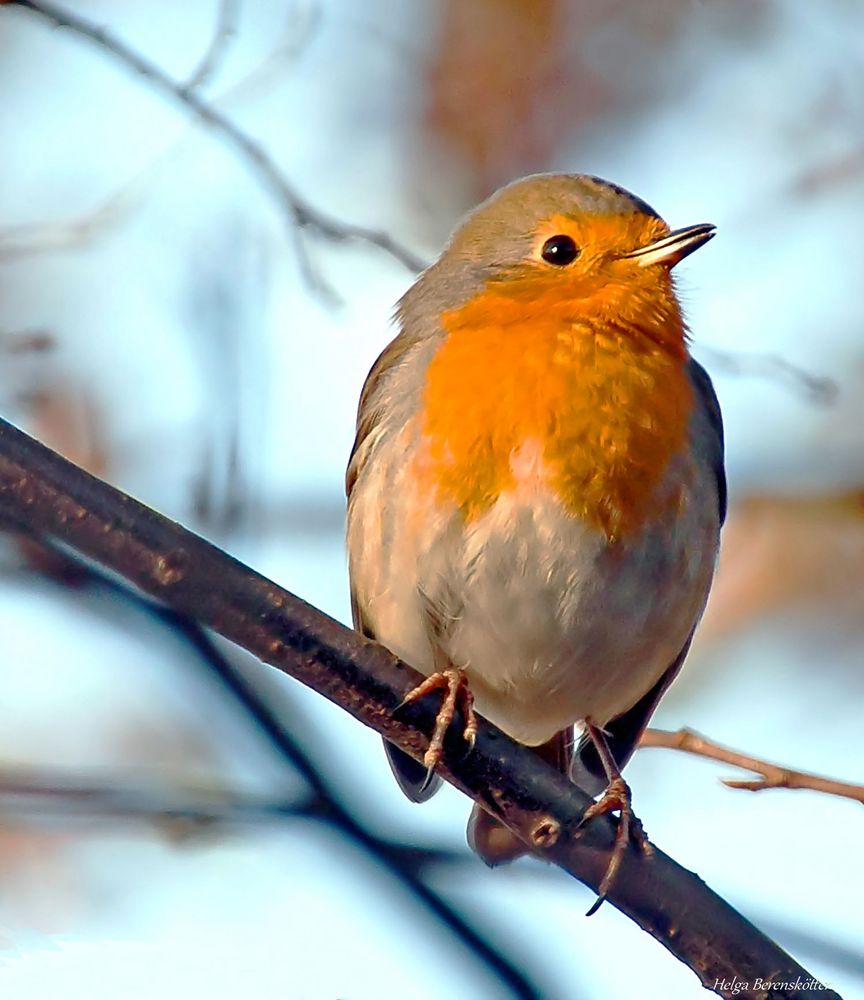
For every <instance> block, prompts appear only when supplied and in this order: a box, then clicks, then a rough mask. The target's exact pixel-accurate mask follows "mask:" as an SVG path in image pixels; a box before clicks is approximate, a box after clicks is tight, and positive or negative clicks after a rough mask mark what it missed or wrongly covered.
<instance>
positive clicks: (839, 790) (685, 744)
mask: <svg viewBox="0 0 864 1000" xmlns="http://www.w3.org/2000/svg"><path fill="white" fill-rule="evenodd" d="M639 746H640V747H646V748H647V747H663V748H665V749H667V750H683V751H684V752H685V753H691V754H694V755H695V756H697V757H707V758H708V759H709V760H719V761H722V763H724V764H732V765H733V767H740V768H742V769H743V770H745V771H753V772H754V773H755V774H758V775H759V777H758V778H750V779H745V780H741V779H739V778H722V779H721V780H722V782H723V784H724V785H727V786H728V787H729V788H743V789H744V790H745V791H748V792H761V791H763V790H764V789H766V788H807V789H809V790H810V791H813V792H824V793H825V794H826V795H839V796H840V797H841V798H844V799H853V800H854V801H856V802H861V803H862V804H864V785H853V784H852V783H851V782H848V781H837V780H836V779H834V778H825V777H822V775H819V774H812V773H811V772H809V771H796V770H794V769H793V768H790V767H783V766H782V765H781V764H772V763H771V762H770V761H767V760H762V759H761V758H760V757H751V756H750V755H749V754H745V753H741V752H740V751H739V750H733V749H732V748H731V747H725V746H722V745H721V744H720V743H715V742H714V741H713V740H709V739H707V737H705V736H703V735H702V734H701V733H697V732H696V731H695V730H693V729H686V728H685V729H678V730H676V731H675V732H672V731H670V730H667V729H647V730H646V731H645V733H644V735H643V736H642V740H641V741H640V744H639Z"/></svg>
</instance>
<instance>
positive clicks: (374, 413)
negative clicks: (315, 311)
mask: <svg viewBox="0 0 864 1000" xmlns="http://www.w3.org/2000/svg"><path fill="white" fill-rule="evenodd" d="M414 343H415V341H414V340H412V339H411V338H409V337H407V336H405V334H400V335H399V336H398V337H396V339H395V340H393V341H392V342H391V343H390V344H388V345H387V347H385V348H384V350H383V351H382V352H381V354H380V355H379V357H378V359H377V360H376V362H375V364H374V365H373V366H372V369H371V371H370V372H369V375H368V376H367V378H366V382H365V384H364V386H363V392H362V393H361V395H360V406H359V408H358V411H357V434H356V437H355V439H354V447H353V448H352V449H351V458H350V460H349V462H348V472H347V475H346V478H345V492H346V493H347V495H348V504H349V506H350V504H351V493H352V491H353V489H354V486H355V485H356V483H357V479H358V477H359V475H360V473H361V471H362V466H363V462H364V461H365V460H366V459H367V458H368V455H367V454H366V451H365V449H364V448H363V444H364V442H365V441H366V438H367V436H368V435H369V433H370V432H371V431H372V429H373V428H374V427H375V425H376V423H377V421H378V417H379V412H378V407H377V400H376V396H377V391H376V390H377V389H378V388H379V386H380V384H381V379H382V377H383V376H384V375H385V374H386V373H387V372H388V371H389V370H390V369H391V368H392V367H393V365H396V364H398V363H399V362H400V361H401V360H402V358H403V357H404V355H405V353H406V352H407V351H408V350H409V349H410V348H411V347H412V346H413V344H414ZM351 614H352V617H353V619H354V628H356V629H357V631H358V632H362V633H363V635H365V636H366V637H367V638H368V639H377V636H376V635H375V633H374V632H373V630H372V628H371V626H370V625H369V623H368V622H367V621H366V620H365V619H364V617H363V610H362V608H361V607H360V605H359V603H358V601H357V597H356V595H355V593H354V590H353V588H352V590H351ZM384 750H385V751H386V753H387V760H388V762H389V763H390V769H391V770H392V771H393V776H394V777H395V778H396V781H397V782H398V784H399V787H400V788H401V789H402V791H403V792H404V793H405V794H406V795H407V796H408V798H409V799H411V801H412V802H425V801H426V799H428V798H431V797H432V796H433V795H434V794H435V792H437V791H438V789H439V788H440V787H441V779H440V778H439V777H438V776H437V775H433V776H432V778H431V779H430V780H428V781H427V773H426V768H425V767H424V766H423V765H422V764H420V763H419V762H418V761H416V760H414V758H413V757H410V756H409V755H408V754H407V753H405V752H404V751H403V750H400V749H399V748H398V747H397V746H394V745H393V744H392V743H389V742H388V741H387V740H384Z"/></svg>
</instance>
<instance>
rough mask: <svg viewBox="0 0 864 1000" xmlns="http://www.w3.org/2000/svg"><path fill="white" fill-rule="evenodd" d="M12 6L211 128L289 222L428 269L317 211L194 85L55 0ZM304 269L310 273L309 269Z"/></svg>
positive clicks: (373, 233) (395, 245)
mask: <svg viewBox="0 0 864 1000" xmlns="http://www.w3.org/2000/svg"><path fill="white" fill-rule="evenodd" d="M6 5H7V6H9V7H22V8H24V9H25V10H29V11H31V12H32V13H33V14H36V15H37V16H39V17H41V18H43V19H44V20H47V21H50V22H51V23H52V24H54V25H56V26H57V27H58V28H64V29H66V30H68V31H71V32H73V33H74V34H75V35H77V36H78V37H79V38H83V39H85V40H86V41H88V42H90V43H91V44H92V45H95V46H96V47H97V48H99V49H101V50H102V51H103V52H106V53H108V54H109V55H110V56H111V57H112V58H113V59H115V60H116V61H118V62H120V63H122V64H123V65H124V66H126V67H127V68H128V69H131V70H133V71H134V72H135V73H137V74H138V75H139V76H142V77H143V78H144V79H145V80H147V81H148V82H149V83H150V84H151V85H152V86H153V87H154V88H155V89H157V90H160V91H161V92H162V93H163V94H164V95H165V96H166V97H168V98H169V99H170V100H171V101H173V102H174V103H175V104H178V105H180V107H182V108H183V110H184V111H186V112H188V113H190V114H192V115H193V117H195V118H196V119H197V120H198V121H200V122H202V123H203V124H204V125H206V126H208V128H210V129H211V130H212V131H213V132H215V133H216V134H217V135H219V136H220V137H221V138H222V139H223V141H225V142H226V143H227V144H228V145H229V146H230V147H231V148H232V149H233V150H234V151H235V152H236V153H238V154H239V155H240V156H241V157H242V158H243V159H244V160H245V161H246V163H247V165H248V166H249V167H250V168H251V170H252V171H253V173H254V174H255V175H256V176H257V177H258V180H259V181H260V182H261V184H262V185H263V186H264V187H265V189H266V190H268V191H269V192H270V193H271V194H272V195H273V196H274V197H275V199H276V202H277V204H278V205H279V206H280V208H281V209H282V211H283V213H284V214H285V215H286V216H287V218H288V220H289V222H290V223H291V224H292V225H294V226H296V227H297V228H298V229H300V230H305V229H308V230H310V231H312V232H314V233H317V234H318V235H319V236H321V237H323V238H324V239H327V240H330V241H331V242H335V243H345V242H362V243H367V244H369V245H371V246H376V247H378V248H379V249H380V250H383V251H384V252H385V253H387V254H389V256H391V257H392V258H393V259H394V260H397V261H398V262H399V263H400V264H402V265H403V266H404V267H406V268H408V270H410V271H413V272H417V271H421V270H422V269H423V268H424V267H425V266H426V265H425V262H424V261H423V260H422V259H421V258H420V257H418V256H417V255H416V254H415V253H413V252H412V251H410V250H409V249H408V248H407V247H404V246H403V245H402V244H401V243H399V242H398V241H397V240H395V239H394V238H393V237H392V236H391V235H390V234H389V233H386V232H382V231H380V230H377V229H369V228H367V227H365V226H354V225H349V224H346V223H342V222H340V221H338V220H336V219H334V218H332V217H331V216H328V215H325V214H324V213H322V212H319V211H318V210H317V209H315V208H313V207H312V205H310V204H309V202H308V201H306V199H305V198H303V197H302V196H301V195H300V194H299V193H298V192H297V191H295V190H294V188H293V187H292V186H291V185H290V184H289V183H288V181H287V180H286V179H285V178H284V177H283V176H282V174H281V172H280V171H279V169H278V168H277V167H276V165H275V164H274V162H273V161H272V160H271V158H270V157H269V156H268V154H267V153H266V152H265V151H264V149H263V147H262V146H260V145H259V144H258V143H257V142H256V141H255V140H254V139H252V138H251V137H250V136H248V135H247V134H246V133H245V132H244V131H243V130H242V129H241V128H240V127H239V126H237V125H235V123H234V122H233V121H232V120H231V119H230V118H228V117H226V116H225V115H224V114H222V112H221V111H219V110H218V109H217V108H215V107H213V105H212V104H209V103H208V102H207V101H206V100H204V99H203V98H202V97H200V96H199V95H198V94H197V93H196V92H195V90H194V89H193V87H191V86H190V85H189V84H183V83H179V82H177V81H176V80H173V79H172V78H171V77H170V76H168V75H167V74H166V73H165V72H164V71H163V70H162V69H161V68H160V67H159V66H157V65H156V64H155V63H153V62H151V61H150V60H149V59H147V58H146V57H144V56H142V55H141V54H140V53H139V52H136V51H135V49H133V48H131V46H129V45H127V44H126V43H125V42H123V41H121V40H120V39H119V38H116V37H115V36H114V35H112V34H110V33H109V32H108V31H106V30H105V29H104V28H101V27H99V26H98V25H95V24H92V23H91V22H89V21H88V20H87V19H86V18H83V17H80V16H79V15H78V14H76V13H74V12H72V11H68V10H65V9H64V8H62V7H59V6H58V5H57V4H54V3H51V2H50V0H6ZM0 6H3V4H0ZM303 266H304V270H305V269H306V264H305V263H304V264H303ZM316 287H317V286H316Z"/></svg>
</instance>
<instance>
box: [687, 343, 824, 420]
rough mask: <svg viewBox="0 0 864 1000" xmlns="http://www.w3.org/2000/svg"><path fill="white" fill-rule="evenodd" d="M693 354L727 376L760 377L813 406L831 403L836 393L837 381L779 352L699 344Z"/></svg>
mask: <svg viewBox="0 0 864 1000" xmlns="http://www.w3.org/2000/svg"><path fill="white" fill-rule="evenodd" d="M696 353H697V354H698V355H699V357H700V358H701V359H703V360H704V361H706V363H708V364H709V365H710V367H711V368H712V369H713V370H714V371H725V372H727V373H728V374H730V375H739V376H742V377H749V378H763V379H768V380H769V381H771V382H776V383H778V384H779V385H785V386H786V387H787V388H788V389H790V390H792V391H793V392H795V393H798V394H799V395H800V396H802V397H803V398H804V399H806V400H807V402H809V403H813V404H814V405H816V406H831V405H832V404H833V403H834V402H835V401H836V399H837V394H838V392H839V389H838V386H837V383H836V382H835V381H834V379H832V378H828V377H827V376H825V375H814V374H813V373H812V372H808V371H807V370H806V369H805V368H801V367H799V366H798V365H795V364H793V363H792V362H791V361H787V360H786V358H783V357H781V356H780V355H779V354H747V353H745V352H743V351H724V350H721V349H720V348H718V347H707V346H704V345H701V344H700V345H699V346H698V348H697V350H696Z"/></svg>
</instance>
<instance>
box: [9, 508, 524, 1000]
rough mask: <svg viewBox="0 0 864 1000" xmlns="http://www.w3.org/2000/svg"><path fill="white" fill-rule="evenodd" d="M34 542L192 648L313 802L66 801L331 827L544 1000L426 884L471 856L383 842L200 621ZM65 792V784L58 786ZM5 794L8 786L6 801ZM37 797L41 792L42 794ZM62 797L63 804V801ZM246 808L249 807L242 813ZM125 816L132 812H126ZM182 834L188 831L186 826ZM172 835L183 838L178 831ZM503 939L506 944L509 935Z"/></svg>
mask: <svg viewBox="0 0 864 1000" xmlns="http://www.w3.org/2000/svg"><path fill="white" fill-rule="evenodd" d="M6 527H11V528H12V529H13V530H19V531H20V530H21V526H19V525H15V524H14V523H13V524H12V525H7V526H6ZM24 531H25V533H26V538H27V540H28V542H29V545H28V555H30V556H31V557H32V555H33V552H34V548H35V546H37V545H38V546H39V547H40V548H41V549H42V550H43V551H42V555H41V558H39V559H38V562H37V565H38V566H39V568H40V569H44V567H48V569H49V570H52V569H53V571H54V575H55V578H57V579H61V580H64V581H69V580H72V581H74V583H75V585H76V586H79V587H80V586H82V585H90V586H91V587H92V586H98V587H100V588H102V589H107V590H108V591H109V592H110V593H112V594H113V595H115V596H117V597H119V598H120V599H122V600H125V601H130V602H132V603H133V604H135V605H136V606H137V607H139V608H140V609H141V610H142V611H144V612H146V613H147V614H149V615H152V616H153V617H155V618H156V619H157V620H158V622H159V623H160V624H161V625H162V626H165V627H167V628H168V629H170V630H171V632H172V633H173V634H174V635H176V636H178V637H179V638H180V639H182V640H183V641H184V642H186V643H187V644H188V646H189V647H190V649H191V650H192V651H193V652H194V653H195V660H196V662H197V663H199V664H200V665H201V666H202V667H203V668H204V670H205V671H206V673H207V675H208V678H209V679H211V680H215V681H216V682H217V683H218V684H219V686H220V687H221V689H222V691H223V693H227V694H228V695H229V696H230V697H231V699H232V700H233V701H234V702H235V704H236V705H237V706H239V708H240V709H241V711H242V712H243V713H244V714H245V715H246V716H247V718H248V719H249V720H250V721H251V722H252V723H253V724H254V726H255V728H256V729H257V730H258V732H259V733H261V734H262V735H263V736H264V737H265V739H266V740H267V741H268V742H269V743H270V745H271V747H272V748H273V749H274V750H275V751H276V753H277V754H278V755H279V756H280V757H281V758H282V759H283V760H284V761H285V762H286V763H287V764H288V765H290V767H291V772H292V774H295V773H298V772H299V774H300V776H301V778H302V779H303V780H304V781H305V783H306V785H307V787H308V789H309V795H308V797H307V799H306V800H305V801H303V802H301V803H299V804H297V805H295V806H293V807H291V806H288V805H286V806H284V807H281V806H279V804H278V803H271V804H267V803H261V808H259V809H256V808H255V807H256V805H257V804H256V803H254V802H251V803H248V805H249V806H250V808H249V809H242V810H241V811H242V813H243V815H240V816H236V817H235V816H233V815H232V813H231V812H230V809H229V810H228V811H227V812H226V810H225V809H222V810H221V811H220V810H219V809H216V807H215V806H212V805H210V806H208V805H207V804H204V803H200V802H199V803H197V804H196V803H195V802H194V801H191V802H190V801H185V800H180V801H178V802H177V803H176V804H163V803H161V802H158V801H155V802H154V801H151V800H148V798H147V797H146V796H141V795H140V794H136V793H134V792H130V793H129V794H127V793H126V791H124V790H122V789H120V790H119V791H118V793H117V794H116V795H115V794H112V795H110V796H107V797H102V796H101V795H100V794H99V791H100V790H96V793H97V794H95V795H90V794H89V790H88V789H80V788H77V789H68V790H67V791H68V792H69V794H68V795H67V796H66V799H65V800H67V801H68V800H74V798H75V796H78V797H79V798H80V801H79V803H78V804H79V806H80V807H81V808H83V809H87V808H88V807H89V808H90V810H91V811H96V812H103V813H105V812H107V813H108V814H112V811H113V813H119V814H120V815H127V816H130V817H134V816H136V815H137V816H138V817H139V818H151V819H155V820H157V821H168V820H171V821H172V822H174V825H175V826H176V825H177V822H179V821H186V822H195V823H197V822H201V823H204V822H206V821H208V820H213V821H217V820H220V819H224V821H225V822H230V821H233V820H234V819H237V820H238V821H240V820H243V821H245V822H253V821H255V819H256V817H257V818H259V819H260V820H262V821H263V820H267V819H270V818H273V819H279V818H284V817H304V818H311V819H316V820H318V821H320V822H322V823H328V824H329V825H330V826H331V827H333V828H334V829H336V830H337V831H338V832H339V833H340V834H342V835H343V836H344V837H345V838H346V840H348V841H349V842H350V843H352V844H353V845H355V846H356V847H358V848H359V849H360V850H362V851H364V852H365V853H366V855H367V856H368V857H369V858H370V859H371V860H372V861H373V862H374V863H375V864H376V865H377V866H379V869H380V870H381V871H382V872H387V873H389V874H390V876H391V877H392V878H393V879H394V880H395V882H396V883H397V885H398V886H399V888H401V889H402V891H404V892H405V893H407V894H408V895H409V896H410V897H412V898H413V900H414V901H415V902H416V903H419V904H420V906H421V907H422V908H423V909H424V910H425V911H426V912H427V913H428V914H430V915H431V916H432V917H433V918H434V919H436V920H438V921H439V922H440V923H441V925H442V926H443V927H445V928H446V929H447V930H448V931H449V932H450V933H451V934H452V935H453V936H454V937H455V939H456V940H457V941H458V942H459V943H460V944H461V945H462V946H463V947H464V948H465V949H466V950H467V951H468V952H469V954H470V956H471V958H472V959H473V960H475V961H477V962H479V963H481V964H482V965H483V966H485V968H486V970H487V972H488V974H490V975H491V976H493V977H495V978H496V979H497V980H498V982H499V983H500V984H501V985H502V986H503V987H504V988H505V989H507V990H508V991H509V992H510V993H511V994H512V995H513V996H514V997H517V998H519V1000H539V997H540V993H539V991H538V989H537V988H536V987H535V986H534V984H533V983H532V982H531V980H530V979H529V978H528V977H527V975H526V973H525V972H523V971H522V970H521V969H520V968H518V966H517V965H516V964H514V962H513V960H512V959H510V958H508V957H507V955H506V953H505V951H506V949H505V948H504V947H503V942H502V943H501V944H499V945H497V946H496V944H493V943H492V940H491V935H487V934H486V933H484V932H483V930H482V929H481V928H478V927H476V926H473V925H472V924H470V923H469V922H468V921H467V920H466V918H465V917H464V916H463V915H462V914H461V913H460V912H459V911H458V910H457V909H455V908H454V907H453V906H452V905H451V904H450V903H448V902H447V901H446V899H445V898H444V897H443V896H441V895H440V894H439V893H438V892H436V891H435V890H434V889H433V888H431V887H430V886H429V885H428V884H427V882H426V881H425V879H424V878H423V874H424V871H425V870H426V869H428V868H429V867H430V866H431V865H433V864H434V865H439V864H441V863H447V864H451V865H452V864H455V863H459V862H462V861H464V860H465V855H464V854H457V853H455V852H453V851H447V850H444V849H441V848H436V849H432V848H429V847H417V846H415V845H413V844H406V843H403V842H401V841H398V840H394V839H392V838H389V837H381V836H378V835H377V834H375V833H374V832H373V830H371V829H370V828H369V827H368V826H367V825H366V824H365V823H363V822H362V820H360V819H359V818H358V817H357V816H356V815H355V814H354V812H353V811H352V810H351V809H350V807H349V806H347V805H346V804H345V803H344V801H343V796H342V795H340V794H338V793H337V791H336V790H335V789H334V788H333V787H332V786H331V784H330V783H329V782H328V781H327V779H326V778H325V777H324V775H323V773H322V771H321V768H320V767H319V766H318V765H317V764H316V763H315V761H314V760H313V759H312V757H311V756H310V754H309V753H308V752H307V750H306V746H307V745H308V744H309V743H311V742H312V741H313V738H314V734H311V733H310V734H309V735H308V738H307V735H306V734H307V731H308V727H307V726H305V725H304V720H303V719H302V718H300V714H299V712H298V711H297V710H296V708H293V707H292V709H291V711H290V717H286V713H285V711H284V710H277V709H276V708H275V707H274V705H273V699H272V698H270V697H268V695H267V693H266V692H264V691H262V690H260V689H259V686H258V685H256V684H255V683H254V682H252V681H251V680H250V679H248V678H247V677H246V676H245V673H244V671H243V670H242V669H241V667H240V665H239V664H237V663H236V662H235V660H234V658H233V657H230V656H227V655H225V653H223V652H222V650H220V649H219V648H218V647H217V645H216V643H215V642H214V640H213V639H212V638H211V637H210V636H209V635H208V634H207V632H206V631H205V630H204V629H203V628H202V627H201V626H200V625H199V624H198V623H197V622H195V621H193V620H192V619H190V618H188V617H187V616H185V615H182V614H180V613H178V612H176V611H174V610H172V609H171V608H169V607H166V606H164V605H162V604H156V603H154V602H153V601H151V600H150V599H148V598H147V597H145V596H143V595H141V594H140V593H138V592H137V591H135V590H132V589H131V588H130V587H128V586H126V585H125V583H124V582H123V581H122V580H118V579H116V578H113V577H109V576H107V575H105V574H104V573H103V571H102V570H101V569H99V568H98V567H95V566H93V564H92V563H88V562H85V561H84V560H82V559H80V558H79V557H77V556H76V554H75V553H71V552H69V551H68V550H63V549H61V548H60V547H59V546H58V545H56V544H55V543H53V542H50V541H47V540H45V539H39V538H36V537H35V536H33V535H32V533H31V532H30V531H28V530H27V529H26V528H24ZM46 781H47V783H48V784H50V783H51V782H50V780H49V779H45V780H43V781H41V782H38V783H37V786H36V787H37V788H42V786H44V785H45V784H46ZM54 784H55V785H57V786H58V787H59V788H62V787H63V785H62V782H56V781H55V782H54ZM43 790H44V789H43ZM2 793H3V788H2V783H0V795H2ZM33 794H34V796H37V797H38V795H39V791H38V790H36V788H34V793H33ZM58 797H59V796H58ZM245 805H246V803H241V807H242V806H245ZM124 810H125V812H124ZM181 828H182V824H181ZM171 832H172V833H175V834H176V830H175V829H174V828H173V827H172V829H171ZM495 937H496V938H497V939H498V941H499V942H501V938H502V932H501V931H500V930H499V931H498V932H497V933H496V935H495Z"/></svg>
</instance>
